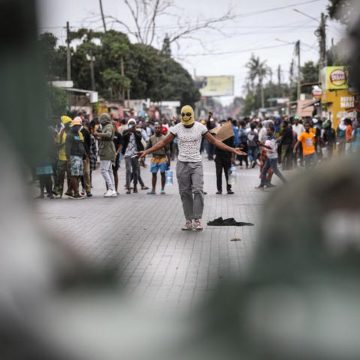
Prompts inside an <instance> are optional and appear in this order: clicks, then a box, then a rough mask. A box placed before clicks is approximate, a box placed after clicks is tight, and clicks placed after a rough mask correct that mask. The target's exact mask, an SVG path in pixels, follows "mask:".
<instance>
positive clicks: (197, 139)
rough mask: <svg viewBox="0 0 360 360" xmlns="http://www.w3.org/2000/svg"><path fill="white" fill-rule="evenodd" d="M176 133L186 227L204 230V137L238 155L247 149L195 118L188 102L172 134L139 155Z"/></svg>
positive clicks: (168, 139) (156, 147) (150, 151)
mask: <svg viewBox="0 0 360 360" xmlns="http://www.w3.org/2000/svg"><path fill="white" fill-rule="evenodd" d="M175 137H176V138H177V140H178V148H179V156H178V162H177V164H176V175H177V180H178V184H179V192H180V197H181V201H182V204H183V210H184V215H185V219H186V223H185V226H184V227H183V228H182V230H196V231H201V230H203V227H202V224H201V218H202V214H203V210H204V191H203V183H204V179H203V166H202V157H201V154H200V147H201V141H202V139H203V137H204V138H205V139H206V140H207V141H208V142H209V143H211V144H213V145H214V146H216V147H218V148H219V149H221V150H224V151H229V152H231V153H234V154H237V155H244V153H243V152H242V151H240V150H239V149H235V148H232V147H230V146H227V145H225V144H224V143H223V142H221V141H219V140H217V139H215V138H214V137H213V136H212V135H211V134H210V133H209V132H208V129H207V127H206V126H204V125H202V124H201V123H199V122H195V115H194V110H193V108H192V107H191V106H189V105H186V106H184V107H183V108H182V109H181V123H179V124H177V125H175V126H174V127H172V128H170V130H169V135H168V136H167V137H166V138H165V139H163V140H161V141H159V142H158V143H157V144H156V145H154V146H153V147H151V148H150V149H147V150H145V151H141V152H139V156H140V157H141V158H143V157H145V156H146V155H148V154H151V153H153V152H155V151H157V150H160V149H162V148H163V147H164V146H166V145H167V144H169V143H170V142H171V141H173V140H174V138H175Z"/></svg>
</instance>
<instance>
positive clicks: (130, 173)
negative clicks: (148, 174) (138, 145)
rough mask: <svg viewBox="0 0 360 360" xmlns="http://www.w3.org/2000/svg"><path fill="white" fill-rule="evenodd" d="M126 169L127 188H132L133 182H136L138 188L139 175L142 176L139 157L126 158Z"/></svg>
mask: <svg viewBox="0 0 360 360" xmlns="http://www.w3.org/2000/svg"><path fill="white" fill-rule="evenodd" d="M125 168H126V188H127V189H129V188H130V183H131V180H132V179H133V180H134V188H135V187H136V186H137V183H138V180H139V175H140V166H139V159H138V158H137V157H135V158H131V157H126V158H125Z"/></svg>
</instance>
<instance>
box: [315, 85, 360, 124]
mask: <svg viewBox="0 0 360 360" xmlns="http://www.w3.org/2000/svg"><path fill="white" fill-rule="evenodd" d="M321 101H322V103H323V104H326V106H327V110H328V112H329V113H330V116H331V120H332V122H333V127H334V128H335V129H336V128H337V127H338V125H339V123H340V121H341V119H342V118H344V117H349V118H351V119H355V118H356V111H355V109H354V107H355V93H352V92H350V91H349V90H346V89H345V90H339V91H326V92H325V93H324V94H323V97H322V99H321Z"/></svg>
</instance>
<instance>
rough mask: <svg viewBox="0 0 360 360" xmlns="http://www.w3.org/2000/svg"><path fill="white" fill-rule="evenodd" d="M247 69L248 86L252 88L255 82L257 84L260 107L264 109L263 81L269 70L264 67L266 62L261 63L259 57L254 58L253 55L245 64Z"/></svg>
mask: <svg viewBox="0 0 360 360" xmlns="http://www.w3.org/2000/svg"><path fill="white" fill-rule="evenodd" d="M246 67H247V68H248V71H249V72H248V79H249V81H250V84H251V85H252V86H254V83H255V80H257V82H258V87H259V89H260V94H261V107H262V108H264V107H265V98H264V86H263V85H264V80H265V78H266V77H267V76H268V75H270V71H271V69H270V68H269V67H268V66H267V65H266V61H261V60H260V57H256V56H255V55H254V54H252V55H251V58H250V60H249V61H248V63H247V64H246Z"/></svg>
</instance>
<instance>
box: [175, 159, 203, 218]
mask: <svg viewBox="0 0 360 360" xmlns="http://www.w3.org/2000/svg"><path fill="white" fill-rule="evenodd" d="M176 177H177V181H178V184H179V192H180V197H181V201H182V204H183V209H184V215H185V218H186V220H192V219H201V218H202V214H203V210H204V192H203V186H204V174H203V166H202V162H182V161H178V162H177V164H176Z"/></svg>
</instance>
